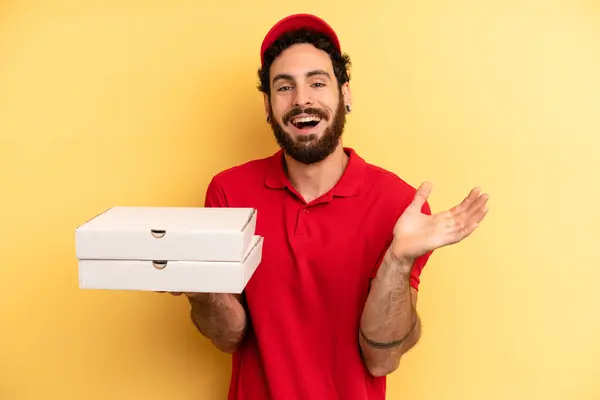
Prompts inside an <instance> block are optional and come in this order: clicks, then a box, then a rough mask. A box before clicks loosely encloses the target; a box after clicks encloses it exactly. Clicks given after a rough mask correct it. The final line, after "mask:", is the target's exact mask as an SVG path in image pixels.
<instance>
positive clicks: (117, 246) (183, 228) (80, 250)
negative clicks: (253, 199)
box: [75, 207, 256, 262]
mask: <svg viewBox="0 0 600 400" xmlns="http://www.w3.org/2000/svg"><path fill="white" fill-rule="evenodd" d="M255 229H256V210H255V209H252V208H204V207H113V208H110V209H108V210H106V211H105V212H103V213H102V214H100V215H98V216H96V217H94V218H92V219H91V220H90V221H88V222H86V223H85V224H83V225H82V226H80V227H78V228H77V230H76V231H75V243H76V256H77V258H78V259H87V260H89V259H111V260H177V261H238V262H239V261H241V260H242V258H244V257H245V255H246V250H247V249H248V246H250V242H251V241H252V236H253V235H254V231H255Z"/></svg>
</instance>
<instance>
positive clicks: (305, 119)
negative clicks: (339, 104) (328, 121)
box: [292, 115, 321, 124]
mask: <svg viewBox="0 0 600 400" xmlns="http://www.w3.org/2000/svg"><path fill="white" fill-rule="evenodd" d="M311 121H316V122H319V121H321V117H318V116H316V115H311V116H309V117H296V118H292V123H294V124H297V123H300V122H311Z"/></svg>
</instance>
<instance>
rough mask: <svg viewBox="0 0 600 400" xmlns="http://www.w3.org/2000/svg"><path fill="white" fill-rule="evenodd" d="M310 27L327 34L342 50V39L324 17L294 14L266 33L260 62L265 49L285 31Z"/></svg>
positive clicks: (261, 48) (262, 60) (262, 62)
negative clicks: (340, 39)
mask: <svg viewBox="0 0 600 400" xmlns="http://www.w3.org/2000/svg"><path fill="white" fill-rule="evenodd" d="M300 28H308V29H312V30H315V31H317V32H320V33H323V34H325V35H326V36H327V37H328V38H329V40H331V42H332V43H333V45H334V46H335V47H336V48H337V50H338V51H340V52H341V47H340V41H339V39H338V37H337V35H336V33H335V31H334V30H333V28H332V27H331V26H329V24H328V23H327V22H325V21H324V20H323V19H321V18H319V17H317V16H316V15H312V14H293V15H290V16H287V17H285V18H283V19H282V20H280V21H278V22H277V23H276V24H275V25H273V27H272V28H271V29H270V30H269V32H268V33H267V34H266V36H265V38H264V39H263V42H262V45H261V47H260V62H261V64H264V61H265V59H264V54H265V51H266V50H267V49H268V48H269V46H271V45H272V44H273V43H274V42H275V41H276V40H277V39H278V38H279V37H280V36H281V35H283V34H284V33H287V32H290V31H293V30H296V29H300Z"/></svg>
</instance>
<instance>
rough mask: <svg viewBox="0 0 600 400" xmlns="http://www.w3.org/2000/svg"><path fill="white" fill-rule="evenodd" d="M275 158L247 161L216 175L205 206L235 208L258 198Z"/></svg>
mask: <svg viewBox="0 0 600 400" xmlns="http://www.w3.org/2000/svg"><path fill="white" fill-rule="evenodd" d="M274 157H275V156H269V157H265V158H260V159H254V160H250V161H246V162H244V163H241V164H237V165H234V166H233V167H230V168H227V169H224V170H222V171H220V172H218V173H217V174H215V175H214V176H213V177H212V178H211V179H210V181H209V183H208V187H207V188H206V196H205V206H209V207H215V206H218V207H233V206H234V205H239V204H243V203H244V199H247V198H254V197H256V194H257V193H259V192H260V190H261V188H262V187H263V186H264V181H265V176H266V173H267V171H269V169H270V165H272V162H273V160H274Z"/></svg>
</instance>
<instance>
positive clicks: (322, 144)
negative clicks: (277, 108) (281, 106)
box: [269, 92, 346, 165]
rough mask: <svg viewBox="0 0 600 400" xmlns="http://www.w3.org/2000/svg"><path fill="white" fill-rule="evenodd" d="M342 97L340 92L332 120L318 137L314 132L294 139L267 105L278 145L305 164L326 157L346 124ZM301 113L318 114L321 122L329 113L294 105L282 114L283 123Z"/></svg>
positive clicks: (327, 120)
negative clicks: (294, 106)
mask: <svg viewBox="0 0 600 400" xmlns="http://www.w3.org/2000/svg"><path fill="white" fill-rule="evenodd" d="M342 99H343V97H342V96H341V92H340V102H339V104H338V107H337V110H336V112H335V115H334V116H333V121H332V123H331V124H330V125H329V126H328V127H327V128H326V129H325V132H323V136H321V137H320V138H319V137H318V136H317V135H316V134H310V135H304V136H299V137H298V138H296V139H294V138H293V137H292V136H291V135H290V134H289V133H287V132H286V131H284V130H283V127H282V126H281V125H280V124H279V122H277V120H276V119H275V116H274V115H273V109H272V108H271V105H269V117H270V122H269V124H270V125H271V129H273V134H274V135H275V139H276V140H277V143H278V144H279V147H281V148H282V149H283V151H284V152H285V153H286V154H287V155H289V156H290V157H292V158H293V159H294V160H296V161H298V162H300V163H303V164H306V165H310V164H315V163H318V162H320V161H323V160H324V159H325V158H327V157H328V156H329V155H330V154H331V153H333V151H334V150H335V149H336V148H337V146H338V144H339V141H340V138H341V137H342V133H343V131H344V126H345V125H346V112H345V109H344V102H343V101H342ZM302 113H306V114H314V115H318V116H319V117H321V118H322V120H321V122H322V123H327V122H329V115H328V114H327V113H326V112H325V111H323V110H321V109H319V108H313V107H306V108H301V107H296V108H294V109H292V110H290V111H289V112H288V113H286V114H285V115H284V116H283V118H282V119H283V123H284V124H287V123H289V121H290V119H292V118H293V117H295V116H296V115H299V114H302Z"/></svg>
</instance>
